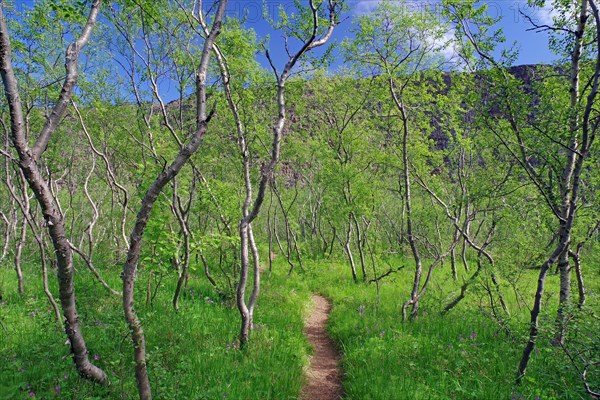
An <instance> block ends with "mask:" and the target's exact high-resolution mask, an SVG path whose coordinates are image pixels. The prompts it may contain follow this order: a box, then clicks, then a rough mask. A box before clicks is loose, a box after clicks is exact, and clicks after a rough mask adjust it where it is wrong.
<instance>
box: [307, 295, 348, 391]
mask: <svg viewBox="0 0 600 400" xmlns="http://www.w3.org/2000/svg"><path fill="white" fill-rule="evenodd" d="M313 303H314V309H313V310H312V312H311V314H310V316H309V317H308V319H307V321H306V325H305V327H304V334H305V335H306V337H307V338H308V341H309V342H310V344H311V346H312V347H313V355H312V358H311V360H310V365H309V367H308V371H307V378H308V382H307V383H306V385H305V386H304V388H303V389H302V393H301V396H300V398H301V399H302V400H338V399H341V398H342V394H343V390H342V371H341V369H340V365H339V364H340V354H339V352H338V351H337V348H336V347H335V344H334V343H333V341H332V340H331V338H330V337H329V335H328V334H327V329H326V326H327V320H328V319H329V312H330V311H331V304H330V303H329V301H328V300H327V299H326V298H324V297H323V296H320V295H314V296H313Z"/></svg>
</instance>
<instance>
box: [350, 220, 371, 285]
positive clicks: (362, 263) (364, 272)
mask: <svg viewBox="0 0 600 400" xmlns="http://www.w3.org/2000/svg"><path fill="white" fill-rule="evenodd" d="M350 214H351V215H352V221H353V222H354V228H355V229H356V243H357V245H358V255H359V257H360V269H361V271H362V280H363V282H366V281H367V270H366V266H365V254H364V251H363V237H362V233H361V230H360V225H359V224H358V220H357V219H356V215H354V213H350Z"/></svg>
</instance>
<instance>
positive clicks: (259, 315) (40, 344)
mask: <svg viewBox="0 0 600 400" xmlns="http://www.w3.org/2000/svg"><path fill="white" fill-rule="evenodd" d="M26 273H27V276H28V277H31V278H33V277H34V273H33V271H30V270H29V268H28V269H27V270H26ZM13 274H14V272H13V271H12V270H9V269H8V268H0V282H2V289H3V293H4V300H5V304H2V305H1V306H0V319H1V321H2V323H3V324H4V326H5V328H6V330H3V331H2V332H1V333H0V339H1V341H0V377H1V379H0V399H25V398H40V399H52V398H61V399H107V398H126V399H133V398H137V392H136V389H135V380H134V375H133V360H132V358H133V357H132V350H131V341H130V339H129V335H128V329H127V326H126V325H125V323H124V322H123V316H122V310H121V301H120V299H119V298H115V297H112V296H111V295H110V294H108V293H107V292H106V291H105V290H103V289H102V287H101V286H100V285H98V284H97V283H96V282H94V281H93V280H92V278H91V277H90V276H89V274H87V271H85V270H83V269H81V270H80V272H79V273H78V274H77V275H78V276H77V282H76V284H77V298H78V306H79V312H80V317H81V323H82V329H83V333H84V335H85V338H86V340H87V342H88V347H89V351H90V356H91V357H92V358H94V359H95V361H94V362H95V363H97V365H99V366H100V367H101V368H103V369H104V370H105V371H106V372H107V373H108V374H109V376H110V379H111V385H110V386H109V387H107V388H103V387H100V386H97V385H93V384H90V383H88V382H86V381H84V380H82V379H80V378H79V377H78V376H77V374H76V372H75V369H74V367H73V364H72V360H71V357H70V354H69V347H68V346H66V345H64V342H65V336H64V334H63V333H62V329H61V327H59V326H58V324H57V323H56V321H55V320H53V316H52V313H51V312H50V310H49V308H50V307H49V305H48V303H47V300H46V299H45V297H44V296H43V292H42V291H41V284H40V285H38V281H39V279H38V277H37V276H36V277H35V279H28V282H27V294H26V296H25V297H23V298H22V297H20V296H18V294H17V293H16V290H15V289H14V282H13V276H12V275H13ZM105 275H107V276H106V277H107V278H108V280H109V281H110V284H111V285H112V286H113V287H115V288H118V287H119V280H118V273H117V271H112V273H110V274H105ZM139 282H144V277H143V275H142V276H141V277H140V278H139ZM164 282H165V284H164V287H162V288H161V289H160V290H159V291H158V295H157V297H156V299H155V300H154V305H153V306H146V305H144V301H145V298H141V297H142V296H139V297H140V298H138V299H137V302H138V303H137V304H138V311H139V314H140V317H141V319H142V321H143V325H144V330H145V332H146V336H147V349H148V368H149V372H150V380H151V384H152V389H153V395H154V397H155V398H157V399H182V398H186V399H211V400H213V399H260V400H262V399H295V398H297V396H298V393H299V391H300V388H301V385H302V382H303V378H302V376H303V370H304V368H305V366H306V364H307V360H308V353H309V347H308V345H307V343H306V340H305V338H304V336H303V335H302V326H303V318H304V316H305V313H306V309H307V306H308V304H309V302H310V293H309V292H308V290H307V289H304V290H303V289H302V285H297V288H296V289H290V288H288V287H287V286H286V284H285V281H284V279H282V278H278V277H275V278H273V279H271V280H266V281H265V282H264V284H263V294H262V296H261V300H260V303H259V306H258V308H257V310H256V311H255V323H256V324H257V325H256V329H255V330H254V331H253V333H252V341H251V345H250V346H249V347H248V348H247V349H244V350H240V349H239V348H238V345H237V342H236V336H237V332H238V321H239V317H238V315H239V314H238V312H237V310H236V309H234V308H231V307H229V306H228V305H226V304H224V303H222V302H221V300H220V299H219V298H218V296H217V295H216V294H215V292H214V291H213V290H212V288H211V287H210V285H208V284H207V283H206V281H205V279H204V278H203V277H200V278H197V279H190V282H189V289H188V291H187V292H186V294H185V296H184V298H183V299H182V301H181V304H180V307H181V311H180V312H179V313H176V312H174V311H173V308H172V306H171V296H172V293H173V290H174V284H175V277H174V276H173V277H171V278H169V279H168V280H167V278H165V281H164ZM51 283H52V285H53V286H55V285H54V284H55V282H54V280H53V281H52V282H51ZM55 289H56V288H55V287H54V288H53V292H54V293H56V290H55ZM140 289H141V290H143V289H142V288H141V287H140ZM40 293H41V294H40ZM281 310H285V313H282V312H281Z"/></svg>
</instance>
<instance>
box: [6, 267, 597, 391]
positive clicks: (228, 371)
mask: <svg viewBox="0 0 600 400" xmlns="http://www.w3.org/2000/svg"><path fill="white" fill-rule="evenodd" d="M277 261H278V263H277V264H276V265H275V271H276V273H275V275H274V276H273V277H272V278H267V277H264V279H263V290H262V293H261V297H260V300H259V306H258V308H257V310H256V313H255V323H256V324H257V326H256V329H255V330H254V331H253V334H252V339H251V344H250V346H249V347H248V348H247V349H244V350H240V349H238V346H237V342H236V337H237V332H238V321H239V317H238V312H237V310H236V309H235V308H232V307H230V306H229V305H228V304H226V303H227V302H223V301H222V300H221V299H220V298H219V296H218V295H217V294H216V292H215V291H214V290H213V289H212V287H211V286H210V285H209V284H208V283H207V281H206V279H205V278H204V277H203V276H195V277H192V278H191V279H190V282H189V286H188V291H187V292H186V293H185V296H184V297H183V298H182V301H181V303H180V307H181V310H180V312H179V313H176V312H174V310H173V308H172V306H171V296H172V293H173V290H174V285H175V276H169V277H165V279H164V280H163V285H162V286H161V287H160V289H159V290H158V292H157V297H156V299H155V300H154V302H153V305H146V304H144V303H145V293H142V292H144V286H145V285H144V284H142V282H145V279H146V277H145V276H144V272H143V271H142V273H141V275H140V277H139V279H138V294H139V296H138V298H137V308H138V312H139V314H140V317H141V319H142V321H143V325H144V329H145V332H146V335H147V347H148V368H149V371H150V380H151V383H152V388H153V394H154V396H155V398H157V399H182V398H185V399H211V400H214V399H243V400H245V399H261V400H262V399H277V400H279V399H296V398H297V396H298V393H299V391H300V388H301V386H302V383H303V379H304V378H303V371H304V368H305V367H306V365H307V362H308V357H309V353H310V346H309V345H308V344H307V342H306V340H305V338H304V336H303V335H302V326H303V318H304V317H305V315H306V312H307V310H308V308H309V303H310V295H311V293H313V292H319V293H322V294H323V295H325V296H327V297H329V298H330V299H331V300H332V302H333V311H332V314H331V318H330V324H329V332H330V334H331V335H332V337H333V338H334V339H335V341H336V342H337V343H338V345H339V347H340V349H341V351H342V353H343V369H344V373H345V376H344V388H345V392H346V396H347V399H356V400H367V399H395V400H402V399H490V400H491V399H507V400H511V399H513V398H514V399H518V400H521V399H536V398H539V399H544V400H551V399H586V398H587V397H586V396H585V395H584V393H583V391H582V388H581V384H580V381H579V378H578V376H577V374H576V373H575V371H574V369H573V368H572V367H571V366H570V363H569V361H568V360H567V359H566V357H565V355H564V353H563V352H562V351H561V350H560V349H556V348H554V347H552V346H550V345H549V344H548V341H547V337H542V338H540V343H539V346H538V351H536V353H535V354H534V356H533V358H532V361H531V364H530V368H529V370H528V375H527V380H526V382H525V383H524V385H522V386H520V387H518V388H516V387H514V386H513V380H514V375H515V371H516V365H517V362H518V360H519V358H520V356H521V351H522V348H523V340H524V335H525V334H526V321H527V318H528V309H527V307H526V306H524V304H525V303H523V302H521V301H518V299H517V297H516V296H515V295H514V293H513V292H512V290H511V289H510V286H509V285H508V284H507V283H506V282H503V287H502V289H503V292H504V293H505V297H506V300H507V302H508V303H509V307H510V309H511V316H510V318H507V324H508V326H509V327H510V328H511V329H512V331H513V333H514V334H515V336H514V337H509V336H507V335H506V334H505V333H504V332H503V331H502V329H500V328H499V326H498V325H497V324H496V323H495V322H493V321H491V320H490V319H489V318H486V317H485V316H483V315H482V313H481V312H480V306H481V304H487V303H486V300H485V293H484V292H483V291H482V289H481V284H480V283H478V284H475V285H473V286H472V287H470V288H469V293H468V295H467V298H466V299H465V300H464V301H463V302H462V303H461V304H460V305H459V306H458V307H457V308H456V309H455V310H453V311H451V312H450V314H448V315H447V316H445V317H443V316H441V314H440V310H441V309H442V307H443V305H445V304H447V303H448V301H449V300H450V299H451V298H452V296H453V294H455V293H456V292H457V291H458V285H457V284H455V283H454V282H453V281H452V278H451V276H450V274H449V271H447V268H444V269H440V270H439V271H437V274H436V275H435V277H434V280H433V281H432V283H431V286H430V290H429V292H428V293H426V295H425V296H424V298H423V300H422V304H421V314H420V317H419V318H418V319H417V320H415V321H412V322H407V323H402V322H401V319H402V312H401V308H402V303H403V302H404V301H405V300H406V296H407V294H408V292H409V290H408V289H409V286H410V283H411V279H412V276H411V271H410V268H406V269H403V270H401V271H400V272H398V273H396V274H394V275H391V276H390V277H388V278H387V279H386V280H385V282H384V283H383V285H382V287H381V297H380V301H379V302H377V296H376V288H375V286H374V285H372V284H371V285H364V284H359V285H356V284H354V283H352V282H351V277H350V272H349V268H348V267H347V266H345V265H344V264H343V263H339V262H330V261H322V262H321V261H320V262H312V263H311V262H309V260H307V261H306V262H305V264H307V268H308V272H307V273H305V274H302V275H297V274H295V275H294V276H293V277H292V278H290V279H286V278H285V274H286V272H287V268H286V267H285V266H284V265H283V263H284V261H283V260H277ZM407 265H408V264H407ZM34 267H35V266H34V265H30V266H28V267H27V268H26V270H25V273H26V277H27V282H26V288H27V294H26V295H25V296H24V297H21V296H19V295H18V294H17V293H16V287H15V286H16V284H15V278H14V271H12V270H11V269H10V267H9V266H6V267H1V268H0V287H1V289H2V293H3V296H4V304H2V305H0V321H2V324H3V326H4V328H0V377H1V379H0V399H29V398H40V399H53V398H61V399H106V398H125V399H133V398H137V393H136V389H135V380H134V375H133V361H132V350H131V342H130V339H129V335H128V333H129V332H128V329H127V326H126V325H125V323H124V321H123V316H122V310H121V301H120V299H119V298H116V297H113V296H111V295H110V294H108V293H107V292H106V291H105V290H104V289H103V288H102V287H101V286H100V285H99V284H98V283H97V282H95V281H94V280H93V279H92V277H91V276H90V275H89V274H88V273H87V271H86V270H85V269H84V268H80V270H79V272H78V273H77V278H76V285H77V298H78V305H79V312H80V316H81V322H82V328H83V331H84V335H85V337H86V339H87V342H88V346H89V350H90V356H91V357H92V358H94V359H95V362H96V363H97V364H98V365H99V366H100V367H102V368H103V369H105V371H107V373H108V374H109V376H110V379H111V385H110V386H109V387H106V388H104V387H99V386H97V385H93V384H90V383H88V382H86V381H84V380H82V379H80V378H79V377H78V376H77V374H76V373H75V370H74V368H73V364H72V360H71V357H70V354H69V348H68V346H66V345H65V344H64V342H65V337H64V334H63V333H62V328H61V327H60V326H58V324H57V323H56V321H55V320H53V315H52V312H51V311H50V307H49V305H48V302H47V300H46V299H45V297H44V296H43V292H42V290H41V282H40V278H39V276H38V274H37V273H36V272H35V271H34ZM119 272H120V271H118V270H117V269H113V270H108V271H105V272H104V275H106V278H107V280H108V281H109V283H110V284H111V285H112V286H113V287H115V288H118V287H119V286H120V280H119ZM536 276H537V271H527V272H526V273H525V276H523V277H522V278H521V282H522V285H521V291H522V294H523V296H524V299H525V300H526V302H529V301H530V300H531V299H532V298H533V296H532V293H533V290H534V289H535V287H534V284H535V280H536ZM588 276H590V279H589V282H588V285H589V303H588V304H590V307H592V308H594V309H595V310H598V297H597V293H598V292H599V289H600V286H599V285H600V284H599V282H598V281H597V280H595V279H593V271H590V273H588ZM525 282H528V284H527V285H525V284H524V283H525ZM50 283H51V286H52V290H53V292H54V293H56V282H55V279H54V277H52V279H51V282H50ZM557 290H558V278H557V277H556V276H554V275H551V276H549V278H548V287H547V294H546V299H547V301H546V305H547V308H546V311H545V314H544V318H543V323H544V326H545V328H547V327H548V326H551V325H552V321H553V314H554V312H555V310H554V309H553V308H552V307H553V306H554V307H555V303H556V301H555V300H556V293H557ZM596 312H597V311H596ZM590 324H591V325H590V326H587V327H585V329H587V330H586V332H588V334H589V332H594V329H596V332H597V328H598V326H597V325H598V324H597V323H593V322H592V323H590ZM582 329H583V328H582ZM594 340H595V342H594ZM591 341H592V342H593V343H596V342H597V339H593V337H592V339H591ZM597 376H598V375H597V374H596V375H594V373H592V372H591V374H590V382H591V383H593V382H594V380H593V379H595V378H597Z"/></svg>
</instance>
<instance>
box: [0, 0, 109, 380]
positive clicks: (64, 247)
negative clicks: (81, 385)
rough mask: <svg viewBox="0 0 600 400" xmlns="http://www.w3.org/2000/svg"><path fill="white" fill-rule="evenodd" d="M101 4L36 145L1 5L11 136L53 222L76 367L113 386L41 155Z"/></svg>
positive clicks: (72, 48) (69, 62)
mask: <svg viewBox="0 0 600 400" xmlns="http://www.w3.org/2000/svg"><path fill="white" fill-rule="evenodd" d="M101 3H102V2H101V1H99V0H96V1H94V3H93V5H92V7H91V11H90V14H89V17H88V20H87V23H86V25H85V26H84V28H83V31H82V33H81V35H80V36H79V38H78V39H77V40H76V41H75V42H73V43H71V45H69V47H68V48H67V51H66V55H65V69H66V77H65V80H64V83H63V88H62V91H61V94H60V96H59V98H58V100H57V101H56V103H55V105H54V107H53V109H52V112H51V114H50V115H49V117H48V118H47V119H46V122H45V124H44V127H43V128H42V130H41V132H40V134H39V136H38V138H37V141H36V143H35V145H34V146H33V147H32V148H30V147H29V144H28V142H27V138H26V135H25V120H24V117H23V110H22V106H21V99H20V96H19V90H18V87H17V79H16V77H15V75H14V70H13V67H12V61H11V48H10V39H9V37H8V29H7V27H6V21H5V19H4V14H3V11H2V4H0V60H1V67H0V72H1V74H2V80H3V82H4V92H5V95H6V98H7V100H8V105H9V108H10V116H11V118H10V119H11V139H12V142H13V145H14V147H15V148H16V150H17V153H18V155H19V166H20V168H21V170H22V172H23V175H24V176H25V179H26V180H27V183H28V184H29V186H30V187H31V189H32V190H33V193H34V194H35V196H36V198H37V200H38V202H39V203H40V206H41V209H42V213H43V216H44V221H45V223H46V225H47V226H48V232H49V234H50V237H51V239H52V243H53V245H54V250H55V255H56V263H57V267H58V282H59V290H60V302H61V305H62V308H63V312H64V317H65V331H66V333H67V336H68V338H69V342H70V344H71V351H72V353H73V360H74V362H75V366H76V367H77V370H78V372H79V374H80V375H81V376H82V377H84V378H87V379H90V380H92V381H95V382H98V383H101V384H107V383H108V378H107V376H106V374H105V373H104V371H102V370H101V369H100V368H98V367H96V366H95V365H93V364H92V363H91V362H90V361H89V358H88V351H87V346H86V343H85V341H84V339H83V336H82V334H81V327H80V325H79V315H78V314H77V308H76V305H75V289H74V286H73V253H72V251H71V247H70V244H69V241H68V240H67V237H66V234H65V226H64V218H63V215H62V214H61V212H60V207H59V206H58V204H56V202H55V200H54V198H53V196H52V191H51V190H50V188H49V187H48V183H47V182H46V180H45V179H44V177H43V176H42V173H41V171H40V169H39V166H38V161H39V158H40V156H41V155H42V154H43V152H44V151H45V150H46V148H47V146H48V142H49V140H50V137H51V135H52V133H53V132H54V131H55V130H56V127H57V126H58V124H59V123H60V120H61V119H62V116H63V115H64V113H65V110H66V108H67V105H68V103H69V100H70V98H71V93H72V90H73V88H74V86H75V83H76V81H77V61H78V58H79V53H80V51H81V49H82V48H83V47H84V46H85V45H86V44H87V42H88V41H89V38H90V36H91V32H92V29H93V27H94V25H95V23H96V19H97V16H98V12H99V9H100V6H101Z"/></svg>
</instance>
